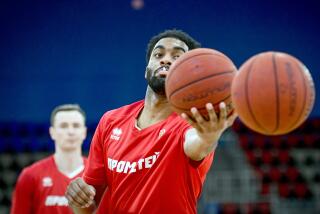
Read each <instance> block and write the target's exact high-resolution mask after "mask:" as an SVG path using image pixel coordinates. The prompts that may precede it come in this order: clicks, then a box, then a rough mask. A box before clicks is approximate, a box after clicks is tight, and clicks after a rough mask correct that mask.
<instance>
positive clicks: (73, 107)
mask: <svg viewBox="0 0 320 214" xmlns="http://www.w3.org/2000/svg"><path fill="white" fill-rule="evenodd" d="M60 111H78V112H80V114H82V116H83V119H84V121H86V113H85V112H84V111H83V109H82V108H81V107H80V106H79V105H78V104H63V105H59V106H57V107H55V108H54V109H53V111H52V112H51V117H50V123H51V126H53V125H54V118H55V116H56V114H57V113H58V112H60Z"/></svg>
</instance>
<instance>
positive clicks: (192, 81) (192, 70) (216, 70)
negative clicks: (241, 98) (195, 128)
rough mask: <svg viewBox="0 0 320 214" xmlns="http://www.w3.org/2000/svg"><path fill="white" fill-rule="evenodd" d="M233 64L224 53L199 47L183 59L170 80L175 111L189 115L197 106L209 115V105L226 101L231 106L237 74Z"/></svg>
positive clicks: (168, 87)
mask: <svg viewBox="0 0 320 214" xmlns="http://www.w3.org/2000/svg"><path fill="white" fill-rule="evenodd" d="M236 70H237V69H236V67H235V66H234V64H233V62H232V61H231V60H230V59H229V58H228V57H227V56H226V55H224V54H223V53H221V52H219V51H216V50H213V49H208V48H198V49H194V50H191V51H188V52H187V53H185V54H183V55H182V56H181V57H179V58H178V59H177V60H176V61H175V62H174V63H173V64H172V66H171V67H170V70H169V74H168V76H167V78H166V95H167V98H168V100H169V103H170V104H171V106H172V108H173V110H174V111H176V112H178V113H182V112H185V113H187V114H189V112H190V109H191V108H192V107H196V108H197V109H198V110H199V111H200V113H201V114H202V115H203V116H207V114H208V113H207V110H206V107H205V105H206V104H207V103H212V104H213V105H214V107H215V110H216V111H217V112H218V110H219V107H218V104H219V103H220V102H222V101H224V102H225V103H226V105H227V108H228V107H229V110H230V109H232V107H231V83H232V79H233V77H234V75H235V73H236Z"/></svg>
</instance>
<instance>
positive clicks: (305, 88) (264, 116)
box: [231, 52, 315, 135]
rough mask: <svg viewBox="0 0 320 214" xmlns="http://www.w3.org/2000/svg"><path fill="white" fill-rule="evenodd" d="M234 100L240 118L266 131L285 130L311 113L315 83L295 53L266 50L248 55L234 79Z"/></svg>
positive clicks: (255, 128)
mask: <svg viewBox="0 0 320 214" xmlns="http://www.w3.org/2000/svg"><path fill="white" fill-rule="evenodd" d="M231 91H232V102H233V105H234V107H235V109H236V111H237V113H238V115H239V118H240V119H241V121H242V122H243V123H244V124H245V125H246V126H248V127H249V128H251V129H252V130H254V131H256V132H259V133H261V134H265V135H280V134H286V133H288V132H290V131H292V130H294V129H295V128H297V127H298V126H299V125H301V123H303V122H304V121H305V120H306V118H307V117H308V115H309V114H310V112H311V110H312V108H313V104H314V99H315V89H314V83H313V80H312V77H311V74H310V73H309V71H308V69H307V68H306V67H305V66H304V65H303V64H302V63H301V62H300V61H299V60H298V59H296V58H295V57H293V56H291V55H289V54H286V53H281V52H264V53H260V54H257V55H255V56H253V57H251V58H250V59H248V60H247V61H246V62H245V63H244V64H243V65H242V66H241V67H240V69H239V72H238V73H237V75H236V76H235V78H234V80H233V83H232V89H231Z"/></svg>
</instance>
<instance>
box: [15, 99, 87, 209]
mask: <svg viewBox="0 0 320 214" xmlns="http://www.w3.org/2000/svg"><path fill="white" fill-rule="evenodd" d="M49 132H50V136H51V138H52V140H54V143H55V153H54V154H53V155H51V156H49V157H47V158H45V159H43V160H40V161H38V162H36V163H34V164H32V165H31V166H28V167H26V168H25V169H24V170H23V171H22V173H21V174H20V176H19V178H18V181H17V184H16V187H15V191H14V194H13V198H12V208H11V213H12V214H21V213H23V214H29V213H30V214H31V213H32V214H36V213H39V214H40V213H41V214H42V213H46V214H50V213H52V214H53V213H55V214H57V213H61V214H62V213H64V214H66V213H72V211H71V209H70V208H69V206H68V201H67V199H66V198H65V196H64V193H65V191H66V188H67V186H68V184H69V182H70V181H71V180H72V179H74V178H76V177H79V176H81V175H82V173H83V169H84V165H85V162H86V159H85V158H84V157H82V155H81V145H82V143H83V141H84V139H85V138H86V133H87V128H86V126H85V113H84V111H83V110H82V109H81V108H80V106H79V105H74V104H66V105H61V106H57V107H56V108H55V109H54V110H53V111H52V113H51V127H50V129H49Z"/></svg>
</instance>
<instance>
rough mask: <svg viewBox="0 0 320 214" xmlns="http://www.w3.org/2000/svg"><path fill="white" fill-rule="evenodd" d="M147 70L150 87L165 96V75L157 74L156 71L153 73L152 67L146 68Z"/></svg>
mask: <svg viewBox="0 0 320 214" xmlns="http://www.w3.org/2000/svg"><path fill="white" fill-rule="evenodd" d="M146 70H147V76H146V79H147V82H148V85H149V86H150V88H151V89H152V90H153V91H154V92H155V93H156V94H158V95H161V96H165V95H166V91H165V81H166V79H165V77H160V76H158V77H157V76H155V73H152V70H151V69H150V68H146Z"/></svg>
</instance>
